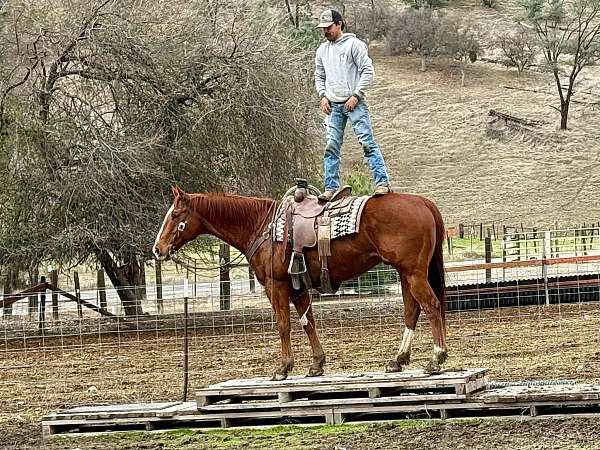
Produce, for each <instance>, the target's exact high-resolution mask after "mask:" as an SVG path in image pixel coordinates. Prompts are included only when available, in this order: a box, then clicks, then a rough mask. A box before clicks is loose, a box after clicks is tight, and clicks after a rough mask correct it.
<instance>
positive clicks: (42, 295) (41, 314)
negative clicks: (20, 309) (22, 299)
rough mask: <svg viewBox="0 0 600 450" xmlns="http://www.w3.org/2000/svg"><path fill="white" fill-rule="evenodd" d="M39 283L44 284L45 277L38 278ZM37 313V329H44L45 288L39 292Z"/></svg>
mask: <svg viewBox="0 0 600 450" xmlns="http://www.w3.org/2000/svg"><path fill="white" fill-rule="evenodd" d="M40 284H46V277H44V276H42V277H41V278H40ZM38 295H39V302H38V303H39V315H38V330H39V331H42V332H43V331H44V322H45V321H46V290H43V291H41V292H40V293H39V294H38Z"/></svg>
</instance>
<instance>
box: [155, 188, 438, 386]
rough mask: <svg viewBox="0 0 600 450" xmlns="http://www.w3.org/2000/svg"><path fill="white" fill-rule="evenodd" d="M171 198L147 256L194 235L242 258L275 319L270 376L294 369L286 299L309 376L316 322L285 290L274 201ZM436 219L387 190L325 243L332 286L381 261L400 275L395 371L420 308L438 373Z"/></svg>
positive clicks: (316, 365) (317, 346)
mask: <svg viewBox="0 0 600 450" xmlns="http://www.w3.org/2000/svg"><path fill="white" fill-rule="evenodd" d="M172 191H173V195H174V201H173V205H172V206H171V208H170V209H169V211H168V212H167V214H166V216H165V219H164V221H163V224H162V226H161V228H160V230H159V232H158V236H157V237H156V242H155V243H154V247H153V253H154V255H155V256H156V258H157V259H159V260H162V259H166V258H168V257H169V256H170V255H172V254H173V253H174V252H176V251H177V250H178V249H180V248H181V247H182V246H183V245H184V244H185V243H187V242H189V241H191V240H193V239H195V238H196V237H197V236H198V235H200V234H211V235H213V236H216V237H217V238H219V239H221V240H223V241H225V242H227V243H228V244H230V245H232V246H233V247H235V248H236V249H238V250H239V251H240V252H242V253H244V254H245V255H249V259H250V261H249V263H250V265H251V266H252V268H253V269H254V272H255V274H256V277H257V279H258V281H259V282H260V283H261V284H262V285H263V286H264V287H265V290H266V293H267V296H268V298H269V300H270V301H271V305H272V307H273V310H274V312H275V316H276V319H277V328H278V331H279V336H280V338H281V363H280V365H279V367H278V368H277V369H276V370H275V373H274V375H273V380H283V379H285V378H287V376H288V373H289V372H290V371H291V370H292V368H293V366H294V356H293V353H292V346H291V341H290V330H291V327H290V302H291V303H293V304H294V306H295V308H296V310H297V312H298V314H299V315H300V316H302V317H305V318H306V319H307V320H305V321H304V322H303V323H304V325H303V327H304V331H305V332H306V334H307V335H308V340H309V342H310V345H311V348H312V358H313V362H312V365H311V366H310V369H309V372H308V376H319V375H322V374H323V365H324V364H325V353H324V352H323V347H322V346H321V343H320V341H319V337H318V335H317V330H316V327H315V318H314V315H313V311H312V308H311V301H310V295H309V293H308V292H307V291H306V290H305V289H304V288H301V289H303V290H301V291H296V290H294V288H293V287H292V283H291V280H290V276H289V275H288V273H287V268H288V265H289V261H290V256H291V248H290V246H289V245H288V244H287V243H286V244H285V245H284V243H282V242H274V241H273V239H272V236H271V226H270V224H271V223H272V221H273V219H274V215H275V210H276V209H277V206H278V202H276V201H275V200H273V199H269V198H255V197H243V196H238V195H227V194H214V193H206V194H187V193H185V192H183V191H182V190H181V189H180V188H179V187H173V188H172ZM444 234H445V229H444V224H443V221H442V216H441V214H440V212H439V210H438V209H437V207H436V206H435V205H434V204H433V203H432V202H431V201H429V200H427V199H425V198H423V197H419V196H416V195H408V194H398V193H389V194H386V195H383V196H380V197H373V198H370V199H369V200H368V201H367V202H366V204H365V206H364V209H363V213H362V217H361V223H360V231H359V232H357V233H355V234H352V235H349V236H345V237H341V238H337V239H335V240H332V241H331V256H330V257H329V276H330V279H331V284H332V285H333V286H334V287H339V285H340V283H341V282H342V281H345V280H349V279H351V278H355V277H357V276H359V275H361V274H363V273H364V272H366V271H367V270H369V269H371V268H372V267H373V266H375V265H376V264H378V263H379V262H381V261H383V262H384V263H386V264H389V265H391V266H393V267H394V268H395V269H396V270H397V271H398V274H399V275H400V281H401V284H402V297H403V299H404V322H405V327H406V328H405V330H404V336H403V338H402V343H401V344H400V349H399V351H398V354H397V356H396V358H395V359H393V360H392V361H390V362H388V364H387V367H386V370H387V371H390V372H396V371H400V370H402V369H403V367H404V366H406V365H407V364H408V363H409V361H410V352H411V343H412V340H413V336H414V332H415V326H416V323H417V320H418V318H419V314H420V312H421V309H423V310H424V311H425V313H426V314H427V317H428V319H429V322H430V323H431V330H432V334H433V343H434V346H433V357H432V359H431V360H430V361H429V363H428V364H427V366H426V368H425V371H426V372H428V373H438V372H439V371H440V370H441V368H440V365H441V364H442V363H443V362H444V361H445V360H446V357H447V349H446V324H445V317H444V314H445V310H446V308H445V303H444V289H445V285H444V264H443V257H442V244H443V239H444ZM305 257H306V264H307V267H308V271H309V273H310V277H311V279H312V281H313V285H318V280H319V275H320V263H319V256H318V252H317V249H316V247H315V248H311V249H307V250H305Z"/></svg>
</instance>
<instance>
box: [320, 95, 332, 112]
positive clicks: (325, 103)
mask: <svg viewBox="0 0 600 450" xmlns="http://www.w3.org/2000/svg"><path fill="white" fill-rule="evenodd" d="M321 111H323V112H324V113H325V114H329V113H330V112H331V105H330V104H329V99H328V98H327V97H323V98H321Z"/></svg>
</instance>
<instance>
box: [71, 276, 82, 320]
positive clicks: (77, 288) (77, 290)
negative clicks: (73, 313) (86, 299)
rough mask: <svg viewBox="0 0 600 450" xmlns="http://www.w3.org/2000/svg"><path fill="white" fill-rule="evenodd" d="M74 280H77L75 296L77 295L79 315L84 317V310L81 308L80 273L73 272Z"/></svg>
mask: <svg viewBox="0 0 600 450" xmlns="http://www.w3.org/2000/svg"><path fill="white" fill-rule="evenodd" d="M73 281H74V282H75V296H76V297H77V316H78V317H79V318H80V319H81V318H82V317H83V311H82V310H81V302H80V300H81V287H80V285H79V274H78V273H77V272H73Z"/></svg>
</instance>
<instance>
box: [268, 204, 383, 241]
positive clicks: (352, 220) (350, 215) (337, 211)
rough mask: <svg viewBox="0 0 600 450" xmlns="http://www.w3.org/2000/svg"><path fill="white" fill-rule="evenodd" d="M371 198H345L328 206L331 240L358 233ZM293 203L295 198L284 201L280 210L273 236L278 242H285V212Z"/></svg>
mask: <svg viewBox="0 0 600 450" xmlns="http://www.w3.org/2000/svg"><path fill="white" fill-rule="evenodd" d="M370 198H371V196H370V195H363V196H362V197H345V198H342V199H341V200H338V201H336V202H332V203H328V204H327V207H326V208H325V210H326V211H329V217H330V218H331V239H335V238H339V237H342V236H346V235H348V234H353V233H356V232H358V230H359V226H360V216H361V213H362V210H363V207H364V205H365V203H366V201H367V200H369V199H370ZM293 202H294V198H293V197H288V198H287V199H285V200H284V201H283V203H284V204H282V205H281V206H280V208H279V209H278V215H277V219H276V220H275V233H274V236H273V237H274V239H275V240H276V241H277V242H283V232H284V228H285V216H286V214H285V212H286V210H287V208H288V206H289V205H291V204H292V203H293Z"/></svg>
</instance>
